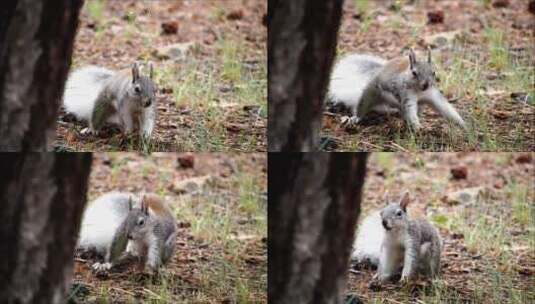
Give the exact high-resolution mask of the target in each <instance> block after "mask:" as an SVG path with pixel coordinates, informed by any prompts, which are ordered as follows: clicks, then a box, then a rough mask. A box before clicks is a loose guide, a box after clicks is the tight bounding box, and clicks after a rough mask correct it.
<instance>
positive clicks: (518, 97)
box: [511, 92, 533, 103]
mask: <svg viewBox="0 0 535 304" xmlns="http://www.w3.org/2000/svg"><path fill="white" fill-rule="evenodd" d="M511 98H512V99H513V100H515V101H519V102H524V103H528V102H529V101H531V99H533V98H531V96H530V95H529V94H528V93H525V92H513V93H511Z"/></svg>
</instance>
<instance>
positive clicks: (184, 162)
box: [177, 153, 195, 169]
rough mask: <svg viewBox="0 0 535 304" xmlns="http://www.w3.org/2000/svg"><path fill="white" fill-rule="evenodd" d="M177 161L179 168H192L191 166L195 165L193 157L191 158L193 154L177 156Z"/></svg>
mask: <svg viewBox="0 0 535 304" xmlns="http://www.w3.org/2000/svg"><path fill="white" fill-rule="evenodd" d="M177 160H178V165H179V166H180V168H185V169H187V168H193V166H194V165H195V157H194V156H193V154H190V153H187V154H182V155H180V156H178V159H177Z"/></svg>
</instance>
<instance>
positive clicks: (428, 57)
mask: <svg viewBox="0 0 535 304" xmlns="http://www.w3.org/2000/svg"><path fill="white" fill-rule="evenodd" d="M427 62H428V63H431V48H430V47H427Z"/></svg>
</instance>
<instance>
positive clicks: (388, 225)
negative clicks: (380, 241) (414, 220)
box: [380, 203, 407, 231]
mask: <svg viewBox="0 0 535 304" xmlns="http://www.w3.org/2000/svg"><path fill="white" fill-rule="evenodd" d="M380 214H381V219H382V224H383V227H384V228H385V230H387V231H391V230H399V229H401V228H404V227H405V225H406V223H407V212H406V210H404V209H403V208H402V207H401V206H400V204H398V203H390V204H388V206H386V207H385V208H384V209H383V210H381V213H380Z"/></svg>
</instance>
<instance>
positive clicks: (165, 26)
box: [162, 21, 178, 35]
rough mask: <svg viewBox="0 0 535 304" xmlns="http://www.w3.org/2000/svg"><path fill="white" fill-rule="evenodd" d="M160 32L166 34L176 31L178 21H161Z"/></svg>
mask: <svg viewBox="0 0 535 304" xmlns="http://www.w3.org/2000/svg"><path fill="white" fill-rule="evenodd" d="M162 33H163V34H166V35H171V34H176V33H178V22H177V21H169V22H163V23H162Z"/></svg>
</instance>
